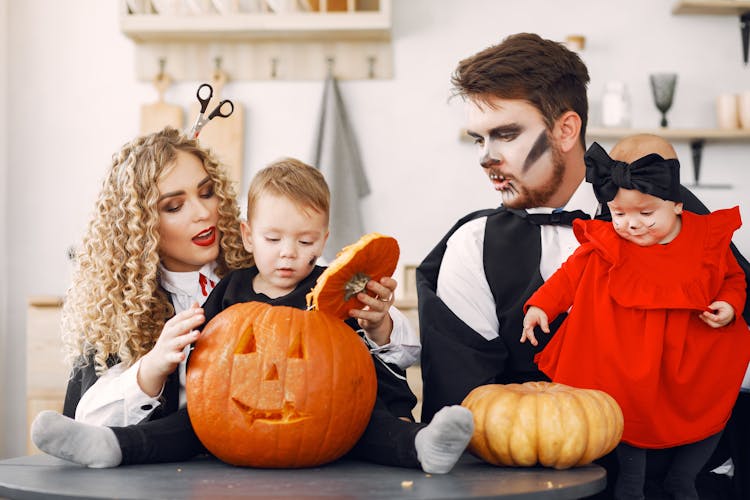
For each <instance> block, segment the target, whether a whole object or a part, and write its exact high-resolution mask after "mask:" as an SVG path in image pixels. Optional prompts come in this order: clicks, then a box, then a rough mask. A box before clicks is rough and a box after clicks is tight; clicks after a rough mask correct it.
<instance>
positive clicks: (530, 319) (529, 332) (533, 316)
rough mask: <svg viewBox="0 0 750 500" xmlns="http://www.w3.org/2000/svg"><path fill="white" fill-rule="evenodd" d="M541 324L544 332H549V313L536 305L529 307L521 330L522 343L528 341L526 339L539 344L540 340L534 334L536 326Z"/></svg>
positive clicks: (532, 343)
mask: <svg viewBox="0 0 750 500" xmlns="http://www.w3.org/2000/svg"><path fill="white" fill-rule="evenodd" d="M535 326H539V327H540V328H541V329H542V331H543V332H544V333H549V321H548V319H547V313H545V312H544V311H543V310H542V309H540V308H539V307H536V306H531V307H529V309H528V311H526V316H524V317H523V332H521V343H522V344H523V343H524V342H526V339H528V340H529V342H531V345H533V346H536V345H539V342H537V340H536V336H534V327H535Z"/></svg>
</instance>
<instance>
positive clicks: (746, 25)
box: [740, 12, 750, 65]
mask: <svg viewBox="0 0 750 500" xmlns="http://www.w3.org/2000/svg"><path fill="white" fill-rule="evenodd" d="M740 34H741V35H742V60H743V61H745V65H747V49H748V45H749V44H750V12H745V13H744V14H742V15H741V16H740Z"/></svg>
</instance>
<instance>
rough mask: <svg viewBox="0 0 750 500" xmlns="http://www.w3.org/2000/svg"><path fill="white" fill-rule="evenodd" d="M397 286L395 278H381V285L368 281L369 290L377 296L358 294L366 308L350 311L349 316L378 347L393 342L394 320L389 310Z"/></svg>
mask: <svg viewBox="0 0 750 500" xmlns="http://www.w3.org/2000/svg"><path fill="white" fill-rule="evenodd" d="M396 286H398V283H396V280H394V279H393V278H381V279H380V282H379V283H378V282H377V281H374V280H370V281H368V282H367V289H368V290H370V291H371V292H373V293H374V294H375V296H374V297H371V296H370V295H368V294H367V293H364V292H361V293H359V294H357V299H359V301H360V302H362V303H363V304H364V305H365V307H364V308H362V309H352V310H350V311H349V316H351V317H352V318H357V323H359V326H360V327H361V328H362V329H363V330H364V331H365V332H366V333H367V337H368V338H369V339H370V340H372V341H373V342H375V343H376V344H377V345H385V344H387V343H388V342H390V341H391V331H392V330H393V319H391V315H390V314H388V310H389V309H390V308H391V306H392V305H393V294H394V293H395V292H396Z"/></svg>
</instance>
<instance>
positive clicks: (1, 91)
mask: <svg viewBox="0 0 750 500" xmlns="http://www.w3.org/2000/svg"><path fill="white" fill-rule="evenodd" d="M7 26H8V2H7V0H0V276H7V275H8V273H7V271H8V237H7V234H8V230H7V212H8V208H7V200H8V108H7V95H8V69H7V68H8V37H7V32H8V31H7V29H6V28H7ZM7 317H8V282H7V280H0V353H5V352H7V350H6V348H5V346H6V342H5V337H6V335H7V332H8V322H7V321H4V320H3V318H7ZM3 362H4V359H3V356H2V355H0V363H3ZM6 387H7V384H6V383H5V371H4V370H0V429H4V428H5V415H6V414H7V413H8V412H7V408H8V406H9V405H8V401H7V399H6V397H5V394H6V389H5V388H6ZM4 443H5V433H4V432H0V450H3V449H5V446H4ZM0 454H1V453H0Z"/></svg>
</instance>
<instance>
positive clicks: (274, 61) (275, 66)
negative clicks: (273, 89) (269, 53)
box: [271, 57, 279, 80]
mask: <svg viewBox="0 0 750 500" xmlns="http://www.w3.org/2000/svg"><path fill="white" fill-rule="evenodd" d="M278 76H279V58H278V57H272V58H271V79H272V80H275V79H276V77H278Z"/></svg>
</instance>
